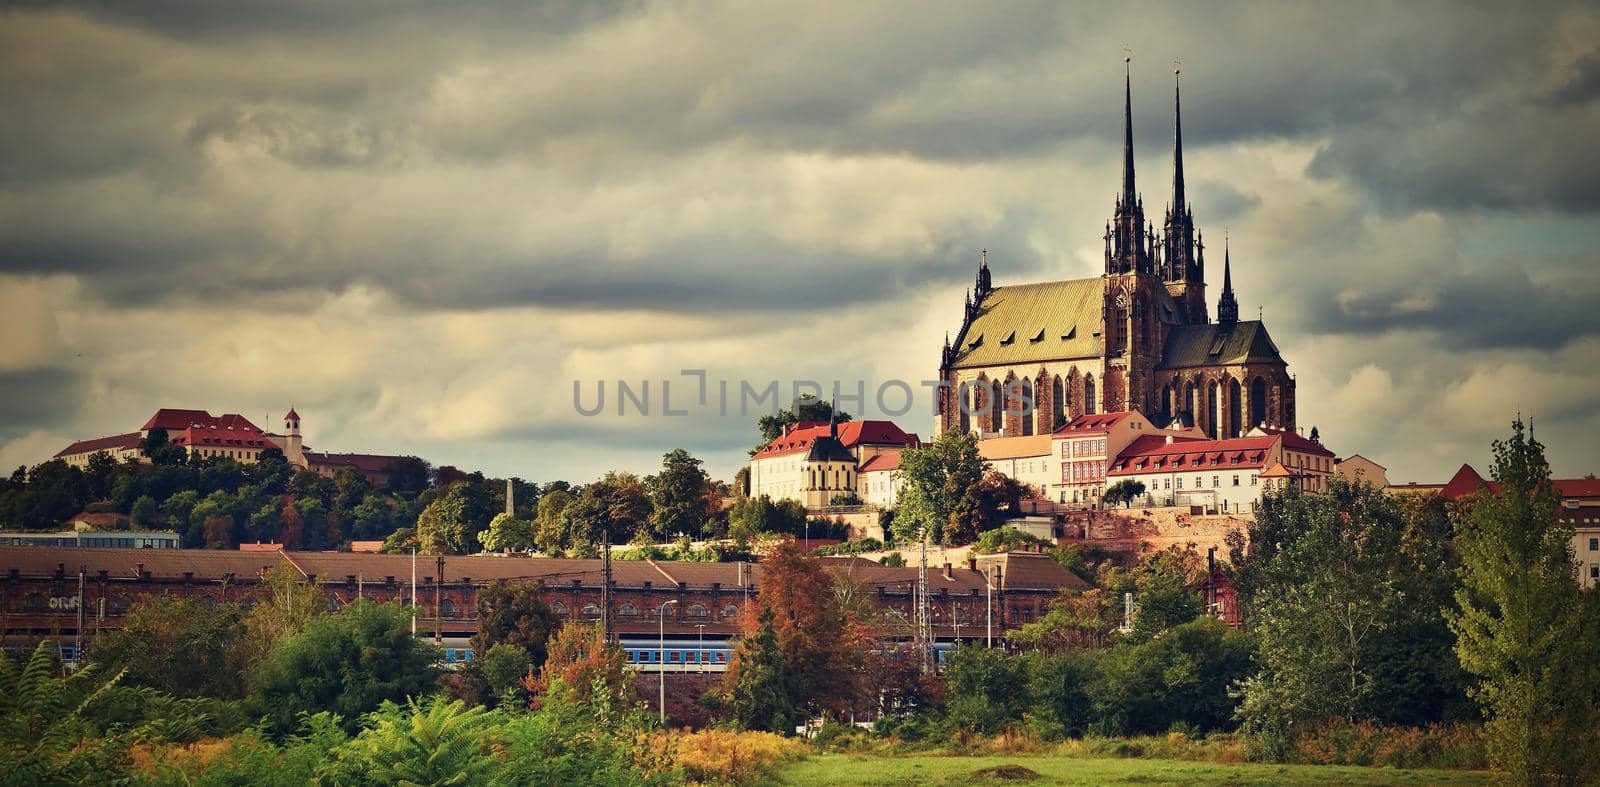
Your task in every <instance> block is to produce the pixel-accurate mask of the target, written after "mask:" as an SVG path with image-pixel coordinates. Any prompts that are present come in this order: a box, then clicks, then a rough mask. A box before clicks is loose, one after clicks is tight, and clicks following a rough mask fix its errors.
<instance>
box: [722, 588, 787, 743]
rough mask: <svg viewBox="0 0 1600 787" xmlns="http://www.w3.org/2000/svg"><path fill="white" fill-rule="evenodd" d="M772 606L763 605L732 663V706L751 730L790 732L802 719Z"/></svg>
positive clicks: (730, 684) (742, 639) (729, 687)
mask: <svg viewBox="0 0 1600 787" xmlns="http://www.w3.org/2000/svg"><path fill="white" fill-rule="evenodd" d="M773 620H774V615H773V612H772V610H771V609H769V608H763V609H762V610H761V613H760V618H759V622H758V624H757V626H756V629H755V631H754V632H753V633H752V634H751V635H749V636H746V637H742V638H740V640H739V643H738V645H737V646H736V647H735V649H734V654H733V660H732V661H731V662H729V665H728V672H727V678H728V697H727V701H728V708H729V710H730V711H732V714H733V718H734V721H736V722H737V723H738V724H739V726H741V727H743V728H745V729H747V730H763V731H766V732H778V733H783V734H786V735H787V734H790V733H792V732H793V731H794V728H795V723H796V721H797V720H798V718H799V713H798V712H797V711H796V709H795V706H794V701H793V699H791V698H790V695H789V672H788V662H787V660H786V658H785V657H784V653H783V648H781V647H779V645H778V634H777V632H776V630H775V629H774V627H773Z"/></svg>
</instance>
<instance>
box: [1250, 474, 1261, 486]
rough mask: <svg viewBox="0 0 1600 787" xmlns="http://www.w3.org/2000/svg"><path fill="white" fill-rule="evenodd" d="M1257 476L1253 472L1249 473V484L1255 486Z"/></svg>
mask: <svg viewBox="0 0 1600 787" xmlns="http://www.w3.org/2000/svg"><path fill="white" fill-rule="evenodd" d="M1258 477H1259V476H1257V475H1256V474H1255V473H1251V474H1250V485H1251V486H1255V485H1256V480H1257V478H1258Z"/></svg>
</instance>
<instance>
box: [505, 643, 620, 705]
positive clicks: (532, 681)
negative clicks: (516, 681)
mask: <svg viewBox="0 0 1600 787" xmlns="http://www.w3.org/2000/svg"><path fill="white" fill-rule="evenodd" d="M523 687H524V688H525V689H527V691H528V696H529V702H530V703H531V704H532V706H533V708H534V709H535V710H537V709H539V708H540V707H542V706H543V704H544V702H545V701H546V699H547V698H550V697H552V696H553V697H556V698H558V699H564V700H565V701H568V702H571V703H573V704H577V705H581V706H585V707H594V706H599V707H608V708H617V709H622V708H626V707H627V706H628V704H629V698H630V697H632V696H633V673H632V671H631V670H629V669H628V654H627V652H626V651H624V650H623V649H622V646H621V645H619V644H618V643H616V642H613V641H611V640H609V639H607V638H606V633H605V629H604V628H603V627H602V626H601V625H600V624H599V623H568V624H566V625H564V626H562V627H561V629H560V630H559V631H557V632H556V634H555V636H554V637H551V638H550V647H549V654H548V655H547V656H546V658H545V661H544V665H543V666H542V667H540V668H539V674H538V676H537V677H535V676H533V675H531V674H530V675H529V676H528V677H527V678H525V679H524V680H523Z"/></svg>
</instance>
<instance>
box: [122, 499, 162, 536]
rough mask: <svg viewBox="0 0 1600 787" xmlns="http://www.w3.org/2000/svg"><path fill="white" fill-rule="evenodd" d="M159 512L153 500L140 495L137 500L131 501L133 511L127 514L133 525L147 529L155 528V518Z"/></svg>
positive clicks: (159, 509)
mask: <svg viewBox="0 0 1600 787" xmlns="http://www.w3.org/2000/svg"><path fill="white" fill-rule="evenodd" d="M160 512H161V508H160V506H157V505H156V499H155V498H153V497H151V496H149V495H141V496H140V497H139V499H138V500H135V501H133V509H132V510H131V511H129V512H128V513H129V515H130V516H131V517H132V519H133V524H134V525H136V526H138V527H144V528H149V527H154V526H155V524H156V517H157V516H158V515H159V514H160Z"/></svg>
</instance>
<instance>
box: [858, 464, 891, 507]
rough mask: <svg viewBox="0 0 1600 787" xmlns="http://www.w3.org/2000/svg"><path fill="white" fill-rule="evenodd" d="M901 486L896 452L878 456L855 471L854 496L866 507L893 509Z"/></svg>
mask: <svg viewBox="0 0 1600 787" xmlns="http://www.w3.org/2000/svg"><path fill="white" fill-rule="evenodd" d="M901 485H902V484H901V480H900V452H898V451H894V452H890V453H882V454H878V455H877V456H874V457H872V458H871V459H868V460H867V461H865V462H862V463H861V466H860V467H859V468H857V470H856V495H857V496H858V497H860V498H861V502H863V503H866V504H867V505H874V506H878V507H879V508H893V507H894V505H895V502H896V501H898V500H899V499H900V487H901Z"/></svg>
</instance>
